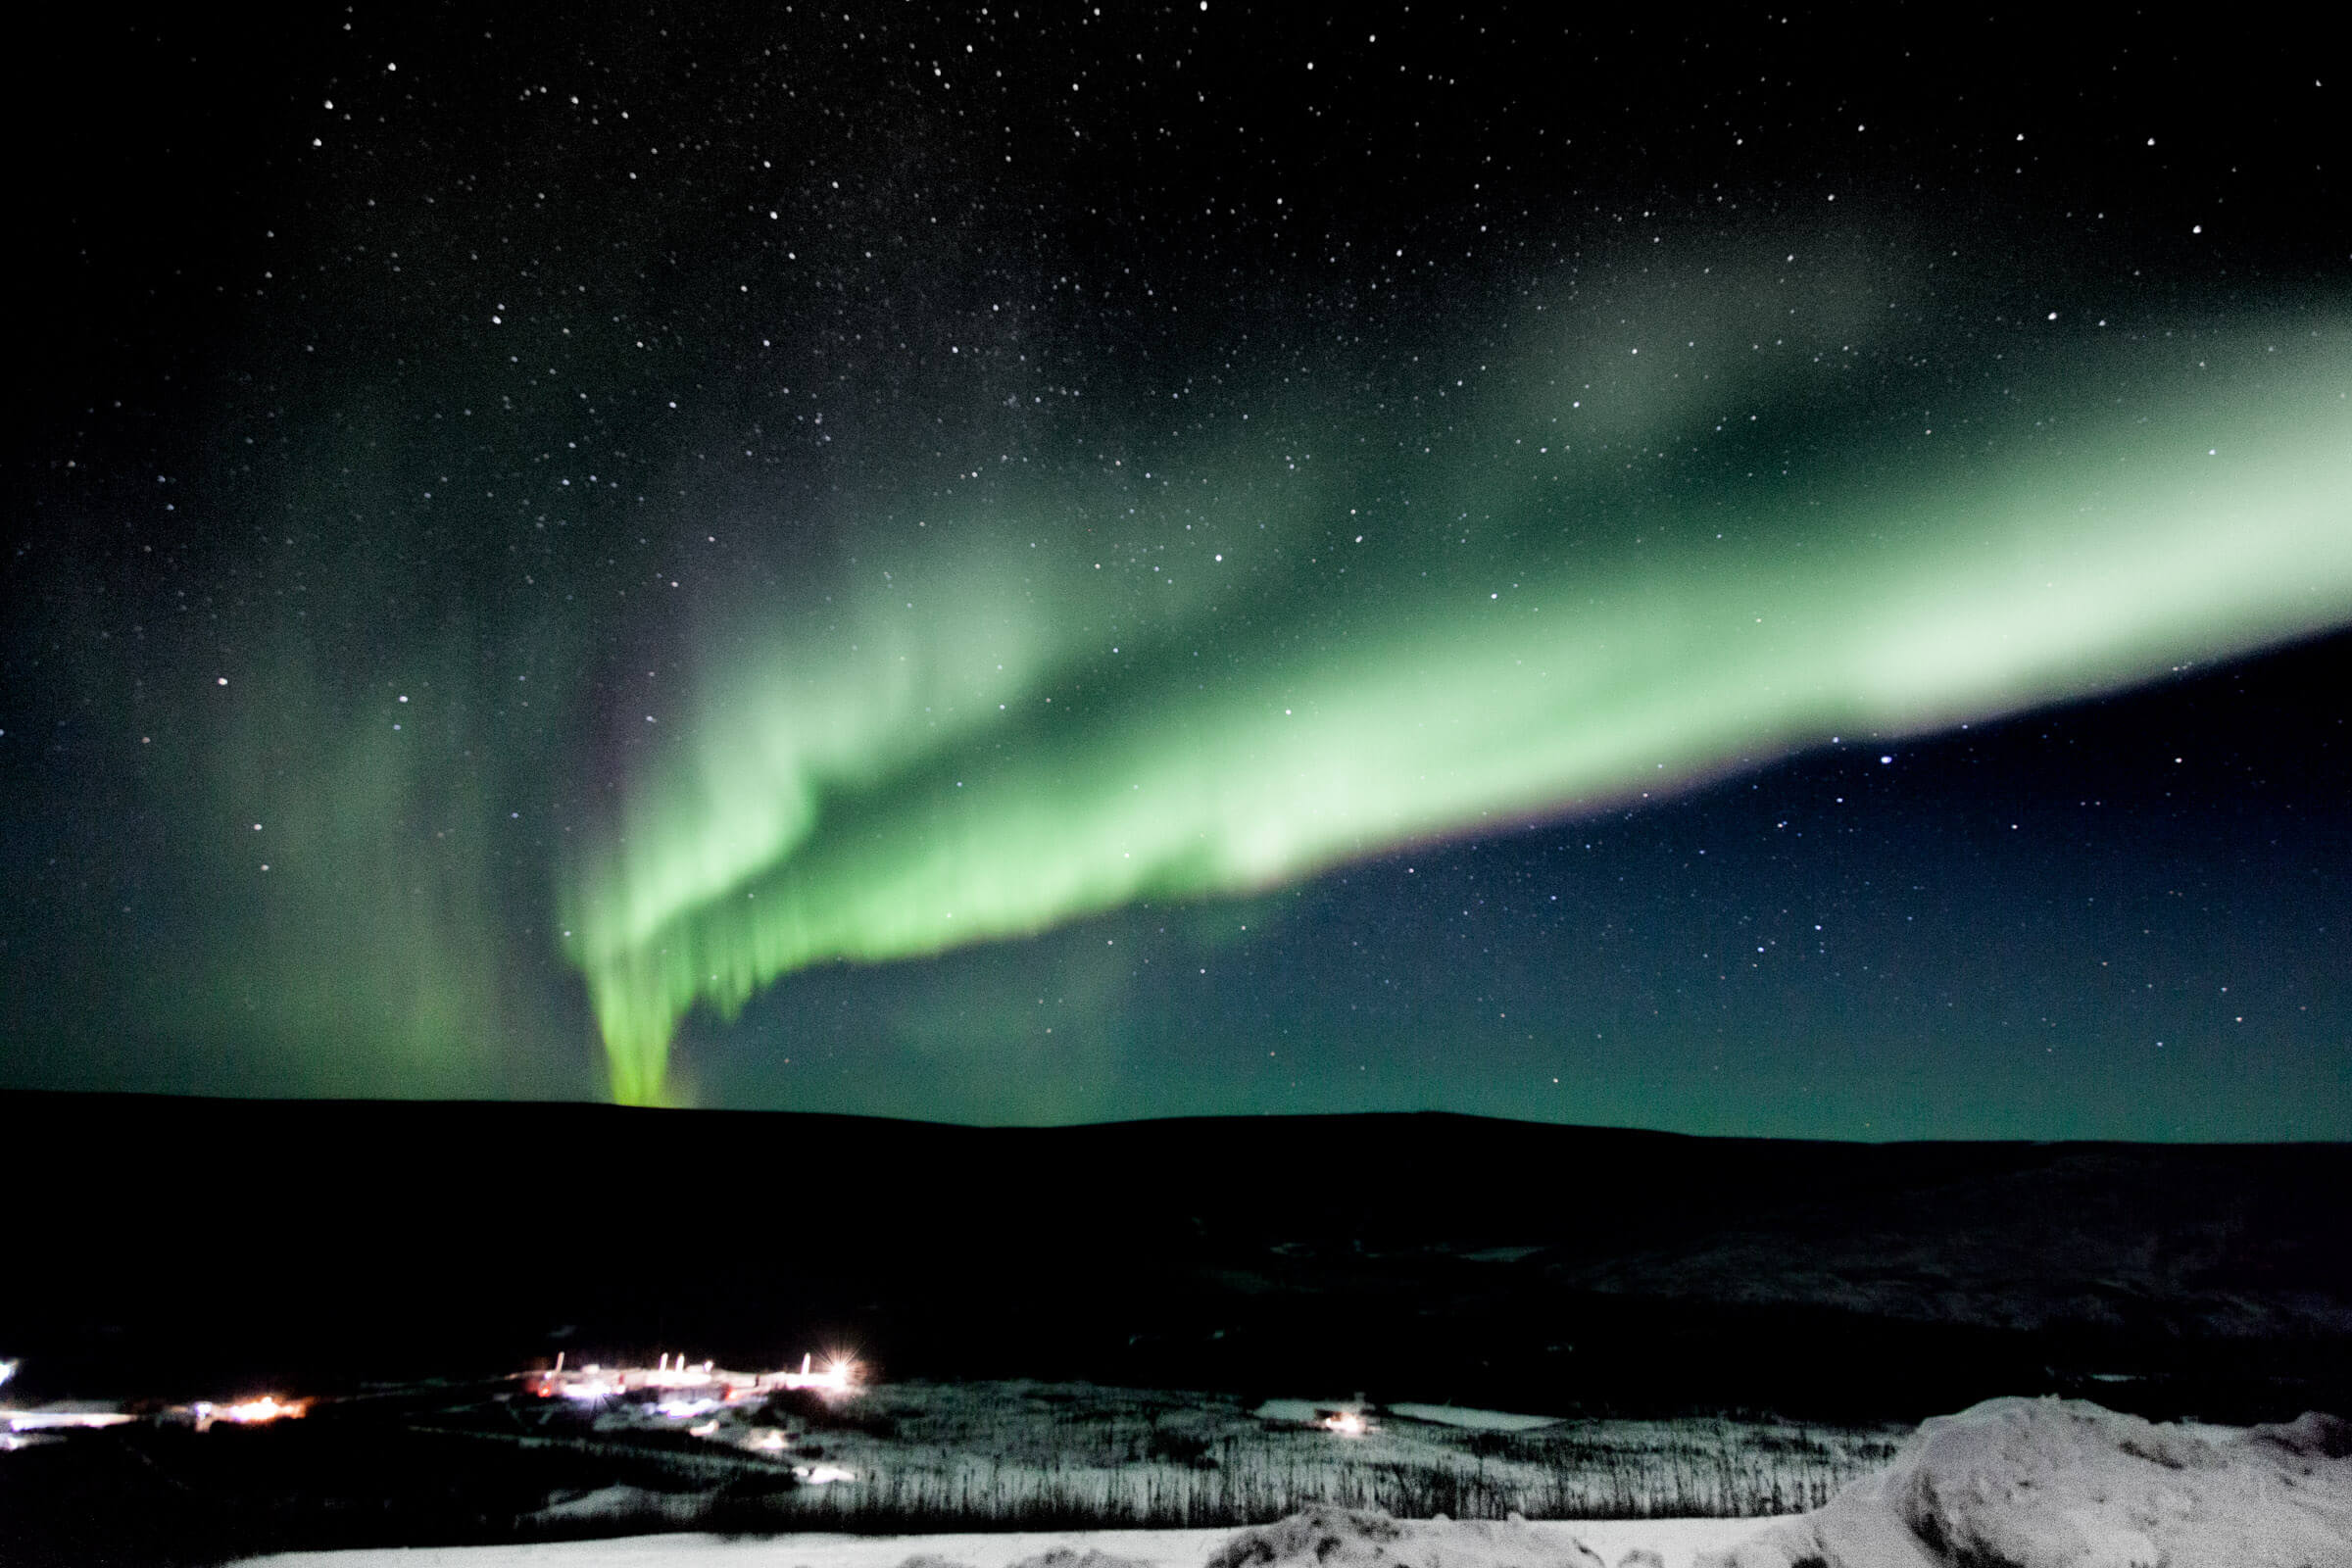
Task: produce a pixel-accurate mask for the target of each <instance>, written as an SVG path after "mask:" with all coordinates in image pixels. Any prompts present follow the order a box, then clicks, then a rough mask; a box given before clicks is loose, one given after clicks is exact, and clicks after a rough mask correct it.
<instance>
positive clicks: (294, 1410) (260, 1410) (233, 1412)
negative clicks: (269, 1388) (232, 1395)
mask: <svg viewBox="0 0 2352 1568" xmlns="http://www.w3.org/2000/svg"><path fill="white" fill-rule="evenodd" d="M310 1407H311V1401H310V1400H308V1399H280V1398H279V1397H277V1396H276V1395H274V1394H265V1395H263V1396H262V1397H260V1398H258V1399H240V1400H238V1401H237V1402H236V1403H235V1404H223V1405H220V1406H217V1407H216V1408H215V1409H214V1411H213V1416H214V1418H215V1419H216V1420H221V1421H235V1422H238V1423H240V1424H242V1425H245V1426H258V1425H259V1424H261V1423H262V1422H264V1421H275V1420H278V1419H280V1418H282V1417H286V1416H294V1417H300V1416H302V1415H303V1414H305V1413H306V1412H308V1411H309V1409H310Z"/></svg>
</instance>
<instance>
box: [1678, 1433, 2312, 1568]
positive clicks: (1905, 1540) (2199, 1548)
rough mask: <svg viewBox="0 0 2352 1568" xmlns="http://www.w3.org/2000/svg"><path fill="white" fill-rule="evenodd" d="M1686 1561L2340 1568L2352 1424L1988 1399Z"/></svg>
mask: <svg viewBox="0 0 2352 1568" xmlns="http://www.w3.org/2000/svg"><path fill="white" fill-rule="evenodd" d="M1698 1568H2352V1423H2346V1422H2344V1421H2341V1420H2338V1419H2336V1418H2335V1417H2333V1416H2325V1415H2316V1414H2315V1415H2306V1416H2303V1417H2301V1418H2300V1419H2298V1420H2295V1421H2292V1422H2288V1423H2286V1424H2284V1425H2281V1426H2268V1427H2253V1428H2249V1429H2247V1430H2244V1431H2224V1430H2221V1429H2215V1428H2197V1427H2187V1426H2169V1425H2158V1424H2156V1423H2153V1422H2149V1421H2143V1420H2141V1419H2139V1418H2138V1417H2137V1416H2129V1415H2118V1414H2116V1413H2115V1412H2114V1411H2112V1410H2107V1409H2102V1408H2101V1407H2100V1406H2098V1405H2095V1404H2090V1403H2087V1402H2085V1401H2082V1400H2079V1399H2067V1400H2060V1399H2056V1398H2044V1399H2021V1398H2004V1399H1988V1400H1986V1401H1985V1403H1983V1404H1980V1405H1977V1406H1975V1407H1973V1408H1971V1409H1968V1410H1964V1411H1962V1412H1961V1413H1960V1414H1958V1415H1950V1416H1939V1417H1936V1419H1934V1420H1931V1421H1928V1422H1926V1423H1924V1424H1923V1425H1922V1426H1921V1427H1920V1429H1919V1431H1918V1432H1917V1433H1916V1434H1914V1435H1913V1437H1912V1438H1911V1440H1910V1441H1909V1442H1908V1443H1906V1444H1904V1445H1903V1446H1902V1449H1901V1450H1900V1451H1899V1452H1898V1453H1896V1455H1895V1457H1894V1462H1893V1463H1892V1464H1890V1465H1888V1466H1887V1469H1885V1470H1883V1471H1881V1472H1879V1473H1878V1474H1877V1475H1875V1476H1871V1477H1869V1478H1867V1479H1865V1480H1862V1481H1857V1482H1855V1483H1854V1484H1853V1485H1851V1486H1849V1487H1847V1488H1846V1489H1845V1490H1844V1491H1843V1492H1840V1493H1839V1494H1838V1495H1837V1496H1835V1497H1833V1498H1831V1499H1830V1501H1829V1503H1828V1505H1827V1506H1825V1507H1822V1508H1819V1509H1817V1510H1815V1511H1814V1512H1812V1513H1809V1514H1800V1515H1798V1516H1796V1517H1795V1518H1792V1519H1786V1520H1783V1521H1781V1522H1780V1523H1778V1524H1776V1525H1774V1526H1772V1527H1771V1528H1770V1529H1768V1530H1766V1531H1765V1532H1764V1533H1763V1534H1761V1535H1759V1536H1757V1537H1755V1538H1754V1539H1752V1540H1750V1541H1747V1542H1744V1543H1742V1544H1740V1545H1738V1546H1735V1547H1733V1548H1732V1549H1731V1550H1729V1551H1723V1552H1709V1553H1705V1554H1703V1555H1701V1556H1700V1558H1699V1559H1698Z"/></svg>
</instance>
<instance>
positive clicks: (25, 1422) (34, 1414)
mask: <svg viewBox="0 0 2352 1568" xmlns="http://www.w3.org/2000/svg"><path fill="white" fill-rule="evenodd" d="M129 1419H130V1417H129V1416H126V1415H124V1414H123V1413H122V1412H121V1411H119V1410H11V1411H9V1412H8V1429H9V1431H11V1432H43V1431H47V1430H49V1429H50V1428H52V1427H119V1426H121V1425H122V1424H123V1422H125V1421H128V1420H129Z"/></svg>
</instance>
